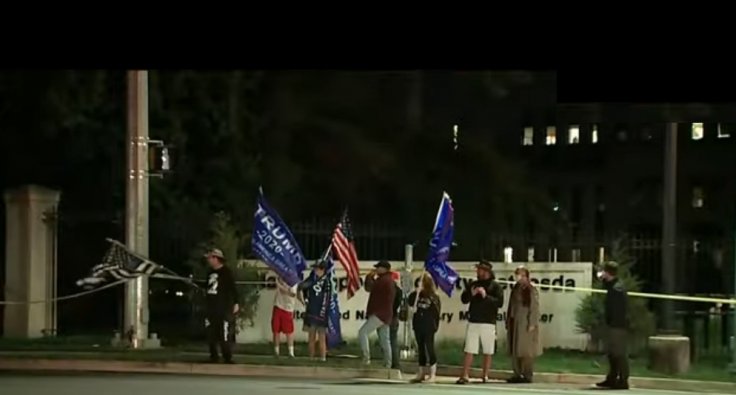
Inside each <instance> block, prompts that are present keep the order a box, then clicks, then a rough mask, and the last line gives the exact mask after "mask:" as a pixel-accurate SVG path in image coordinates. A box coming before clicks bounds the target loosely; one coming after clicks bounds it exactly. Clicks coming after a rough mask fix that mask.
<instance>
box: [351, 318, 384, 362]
mask: <svg viewBox="0 0 736 395" xmlns="http://www.w3.org/2000/svg"><path fill="white" fill-rule="evenodd" d="M389 328H390V327H389V325H387V324H384V323H383V321H381V320H380V319H378V317H376V316H375V315H372V316H370V317H368V320H367V321H366V322H365V324H363V326H361V327H360V330H359V331H358V340H359V341H360V349H361V350H362V351H363V360H365V361H370V360H371V348H370V347H371V346H370V342H369V341H368V335H370V334H371V333H373V331H376V330H377V331H378V340H379V341H380V342H381V348H382V349H383V361H384V364H385V366H386V367H387V368H390V367H391V337H390V329H389Z"/></svg>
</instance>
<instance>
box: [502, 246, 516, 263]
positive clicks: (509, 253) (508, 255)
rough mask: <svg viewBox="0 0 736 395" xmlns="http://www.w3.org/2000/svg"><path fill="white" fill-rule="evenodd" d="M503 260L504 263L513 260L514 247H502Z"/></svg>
mask: <svg viewBox="0 0 736 395" xmlns="http://www.w3.org/2000/svg"><path fill="white" fill-rule="evenodd" d="M503 261H504V263H512V262H513V261H514V249H513V248H511V247H506V248H504V249H503Z"/></svg>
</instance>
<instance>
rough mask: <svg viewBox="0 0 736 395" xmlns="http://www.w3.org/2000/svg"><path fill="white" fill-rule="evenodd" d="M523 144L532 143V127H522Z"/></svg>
mask: <svg viewBox="0 0 736 395" xmlns="http://www.w3.org/2000/svg"><path fill="white" fill-rule="evenodd" d="M522 144H523V145H534V128H533V127H526V128H524V139H523V140H522Z"/></svg>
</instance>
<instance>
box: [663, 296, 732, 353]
mask: <svg viewBox="0 0 736 395" xmlns="http://www.w3.org/2000/svg"><path fill="white" fill-rule="evenodd" d="M709 296H711V297H714V296H713V295H709ZM717 297H719V298H727V297H728V296H727V295H719V296H717ZM677 318H678V321H679V323H680V328H682V334H683V335H684V336H687V337H689V338H690V356H691V359H692V360H693V361H697V360H698V359H702V358H719V359H728V358H729V357H730V356H731V355H732V354H731V347H733V343H732V338H733V331H734V327H733V325H734V310H733V309H731V308H729V307H727V306H724V307H717V306H713V305H710V306H708V305H704V306H701V308H700V309H692V310H680V311H677Z"/></svg>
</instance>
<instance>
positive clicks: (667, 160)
mask: <svg viewBox="0 0 736 395" xmlns="http://www.w3.org/2000/svg"><path fill="white" fill-rule="evenodd" d="M662 208H663V211H662V216H663V220H662V292H663V293H665V294H674V293H675V271H676V269H677V123H674V122H670V123H668V124H667V130H666V132H665V149H664V202H663V204H662ZM661 307H662V328H661V329H662V330H664V331H672V330H674V329H675V328H674V316H675V309H674V303H673V301H671V300H667V299H663V300H662V304H661Z"/></svg>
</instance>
